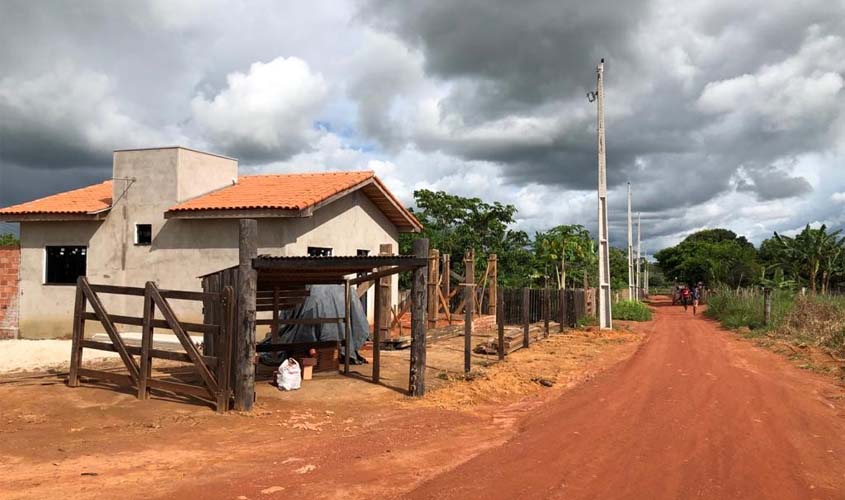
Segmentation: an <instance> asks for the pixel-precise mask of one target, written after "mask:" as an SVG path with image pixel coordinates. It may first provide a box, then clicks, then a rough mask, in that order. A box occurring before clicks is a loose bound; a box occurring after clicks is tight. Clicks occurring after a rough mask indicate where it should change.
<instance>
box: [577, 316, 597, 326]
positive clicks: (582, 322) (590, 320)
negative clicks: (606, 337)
mask: <svg viewBox="0 0 845 500" xmlns="http://www.w3.org/2000/svg"><path fill="white" fill-rule="evenodd" d="M575 326H576V327H578V328H584V327H587V326H599V319H598V318H597V317H595V316H581V317H580V318H578V320H577V321H575Z"/></svg>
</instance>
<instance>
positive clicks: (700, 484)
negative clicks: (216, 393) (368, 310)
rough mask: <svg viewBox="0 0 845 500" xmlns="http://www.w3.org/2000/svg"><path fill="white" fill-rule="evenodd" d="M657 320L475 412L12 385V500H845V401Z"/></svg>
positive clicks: (416, 404)
mask: <svg viewBox="0 0 845 500" xmlns="http://www.w3.org/2000/svg"><path fill="white" fill-rule="evenodd" d="M656 306H657V307H656V315H655V319H654V321H652V322H649V323H641V324H637V325H636V326H634V327H633V328H634V329H635V330H636V331H638V332H640V333H644V334H645V336H646V337H645V338H646V340H645V341H644V343H642V344H640V347H639V348H638V349H637V348H636V344H634V343H632V342H630V341H629V342H628V343H621V344H604V347H603V348H602V349H601V352H602V353H604V354H601V355H595V354H590V356H589V358H579V357H578V356H579V354H578V353H579V352H580V353H581V354H584V352H583V351H577V350H576V351H572V350H565V349H564V348H563V346H564V345H565V342H563V341H561V342H562V343H561V344H560V346H559V347H556V344H555V343H554V342H548V343H545V344H544V343H540V344H538V345H537V347H536V349H537V350H538V351H539V350H540V349H545V350H549V349H551V350H552V351H554V352H550V354H553V355H554V354H557V355H560V356H561V359H564V358H566V359H569V356H572V357H573V362H575V361H577V360H578V359H581V361H580V363H581V364H582V367H583V366H586V367H587V368H589V369H591V370H592V369H594V370H595V371H594V372H592V371H591V372H590V373H584V374H583V375H584V376H583V377H580V376H579V377H577V380H573V382H572V383H573V384H576V385H574V387H572V388H567V387H568V386H569V384H568V383H567V384H564V383H559V384H558V385H556V386H555V387H554V388H551V389H542V392H540V393H537V394H535V395H534V396H532V397H528V398H526V399H523V400H521V401H517V402H505V403H502V404H499V405H492V406H483V405H482V406H478V407H475V408H466V409H461V410H453V409H443V408H438V407H436V406H431V405H429V404H428V403H427V402H426V401H405V400H402V399H401V398H402V396H399V395H398V394H395V395H392V391H389V390H385V389H384V388H382V387H379V386H373V385H371V384H367V385H366V387H365V388H363V389H357V390H361V391H368V392H366V393H367V394H368V395H369V396H368V397H367V398H359V399H361V400H360V401H359V400H358V399H351V400H350V399H343V398H342V397H341V395H337V396H336V397H337V398H338V399H337V400H336V401H335V400H334V398H331V397H329V398H328V399H326V400H325V401H321V402H311V403H308V402H303V401H300V402H298V403H297V402H295V401H293V400H295V399H297V397H305V396H308V395H309V394H312V393H314V392H318V391H326V392H325V394H327V395H329V396H330V395H331V394H335V393H336V392H337V390H339V389H337V388H335V387H336V386H335V385H334V384H347V385H344V386H343V387H347V386H348V385H349V384H352V383H354V382H355V381H354V380H351V379H349V380H346V381H335V382H333V384H322V385H320V384H319V383H317V382H315V383H313V385H312V386H311V389H309V390H310V391H311V392H303V393H302V394H298V393H297V394H293V395H291V396H292V397H293V400H287V399H286V398H284V397H281V398H278V399H273V398H266V399H263V400H262V399H259V403H260V406H259V411H257V412H255V414H253V415H250V416H245V415H235V414H228V415H216V414H214V413H213V412H211V411H209V410H207V409H205V408H192V407H190V406H188V405H185V404H180V403H178V402H170V401H157V400H156V401H144V402H139V401H136V400H135V399H133V398H132V397H131V394H130V395H126V394H120V393H115V392H114V391H110V390H104V389H100V388H79V389H74V390H69V389H67V388H65V387H64V386H63V385H61V383H60V382H59V381H53V382H51V384H53V385H46V386H38V385H36V386H33V387H29V386H20V387H19V386H16V385H13V386H8V387H6V388H3V387H0V424H2V427H0V497H2V498H26V499H29V498H54V497H62V498H67V499H70V498H145V499H155V498H215V499H216V498H221V499H231V500H236V499H241V500H243V499H252V500H254V499H271V498H345V499H350V498H412V499H430V498H435V499H440V498H443V499H446V498H461V499H498V498H503V499H504V498H507V499H514V498H567V499H588V498H589V499H602V500H604V499H617V498H618V499H640V498H644V499H649V500H651V499H670V498H671V499H687V498H696V499H699V498H704V499H732V498H737V499H739V498H741V499H758V498H759V499H840V500H842V499H845V404H843V403H845V401H843V394H845V391H843V389H842V387H841V386H838V385H837V384H836V383H835V381H834V380H833V379H832V378H828V377H823V376H820V375H817V374H814V373H810V372H807V371H803V370H800V369H798V368H796V367H795V366H793V365H792V364H790V362H789V361H787V360H786V359H784V358H783V357H780V356H778V355H776V354H774V353H772V352H769V351H766V350H762V349H760V348H757V347H755V346H753V345H752V344H751V343H749V342H745V341H742V340H739V339H737V338H736V336H735V335H734V334H732V333H730V332H726V331H724V330H721V329H719V328H718V326H717V324H716V323H714V322H712V321H710V320H707V319H704V318H702V317H701V316H698V317H693V316H692V313H691V311H690V312H687V313H685V312H684V311H683V309H682V308H680V307H672V306H669V305H668V301H666V300H661V301H659V302H657V303H656ZM581 335H585V334H581ZM614 335H616V336H617V337H619V336H621V335H622V334H619V333H616V334H614ZM595 337H596V338H597V339H596V340H597V341H598V340H600V337H601V336H599V335H595ZM561 338H564V337H561ZM569 338H572V341H574V340H575V339H574V337H569ZM585 338H586V337H585ZM543 346H545V347H543ZM614 346H615V347H616V348H614ZM533 349H535V347H534V346H532V348H531V349H530V350H529V351H524V354H529V355H530V354H531V350H533ZM635 349H636V352H634V354H633V355H631V354H630V353H631V352H633V351H634V350H635ZM456 352H457V353H458V354H460V352H459V351H456ZM520 352H523V351H520ZM518 353H519V352H518ZM518 353H517V354H518ZM520 359H521V360H522V361H519V360H520ZM531 359H532V358H531V356H523V357H520V356H517V355H516V354H515V355H514V357H513V358H512V359H511V360H509V362H508V363H526V364H527V363H528V361H529V360H531ZM619 360H623V361H621V362H620V361H619ZM535 361H536V360H535ZM519 366H520V365H518V364H514V365H511V369H516V368H518V367H519ZM530 366H536V364H532V365H530ZM543 366H545V365H543ZM607 367H609V368H607ZM605 368H607V369H605ZM585 379H586V381H584V382H580V383H578V381H579V380H585ZM45 383H46V382H45ZM361 384H364V383H361ZM324 386H325V387H324ZM319 387H323V389H319ZM337 387H340V385H338V386H337ZM362 387H363V386H362ZM332 388H335V389H332ZM332 390H334V391H335V392H334V393H333V392H331V391H332ZM347 390H349V389H348V388H347ZM321 394H322V392H321ZM491 408H492V409H491ZM21 412H24V414H19V413H21ZM4 415H5V417H4ZM306 416H307V418H306ZM95 474H96V475H95Z"/></svg>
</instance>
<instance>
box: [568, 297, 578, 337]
mask: <svg viewBox="0 0 845 500" xmlns="http://www.w3.org/2000/svg"><path fill="white" fill-rule="evenodd" d="M577 323H578V312H577V311H576V310H575V290H572V289H570V290H566V326H568V327H569V328H575V326H576V325H577Z"/></svg>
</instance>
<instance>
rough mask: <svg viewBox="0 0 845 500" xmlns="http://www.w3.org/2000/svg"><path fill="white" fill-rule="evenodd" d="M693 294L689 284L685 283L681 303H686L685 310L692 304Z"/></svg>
mask: <svg viewBox="0 0 845 500" xmlns="http://www.w3.org/2000/svg"><path fill="white" fill-rule="evenodd" d="M691 297H692V294H691V292H690V289H689V286H687V285H684V286H683V288H681V303H682V304H683V305H684V311H686V310H687V307H688V306H689V305H690V302H691V300H690V299H691Z"/></svg>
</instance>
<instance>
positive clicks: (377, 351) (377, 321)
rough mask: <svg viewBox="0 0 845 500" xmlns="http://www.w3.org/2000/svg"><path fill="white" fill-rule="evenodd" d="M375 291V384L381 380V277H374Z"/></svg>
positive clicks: (382, 321) (382, 320)
mask: <svg viewBox="0 0 845 500" xmlns="http://www.w3.org/2000/svg"><path fill="white" fill-rule="evenodd" d="M375 285H376V286H375V292H374V294H373V300H374V302H375V306H374V307H373V382H375V383H376V384H377V383H379V381H380V380H381V325H382V323H384V319H382V316H381V315H382V307H381V297H382V294H383V292H382V286H381V278H377V279H376V283H375Z"/></svg>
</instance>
